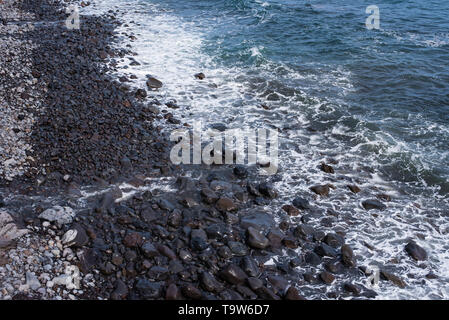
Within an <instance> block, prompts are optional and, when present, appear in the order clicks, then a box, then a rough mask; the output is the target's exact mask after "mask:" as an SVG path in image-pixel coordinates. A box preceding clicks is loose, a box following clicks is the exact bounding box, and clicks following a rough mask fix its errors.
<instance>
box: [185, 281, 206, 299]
mask: <svg viewBox="0 0 449 320" xmlns="http://www.w3.org/2000/svg"><path fill="white" fill-rule="evenodd" d="M181 291H182V294H183V295H184V296H185V297H187V298H190V299H193V300H200V299H201V298H202V293H201V291H200V290H199V289H198V288H197V287H195V286H194V285H192V284H186V285H184V286H182V289H181Z"/></svg>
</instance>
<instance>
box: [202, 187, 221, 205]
mask: <svg viewBox="0 0 449 320" xmlns="http://www.w3.org/2000/svg"><path fill="white" fill-rule="evenodd" d="M201 197H202V199H203V201H204V202H205V203H207V204H214V203H215V202H217V200H218V199H219V197H218V195H217V194H216V193H215V192H214V191H213V190H211V189H209V188H203V189H201Z"/></svg>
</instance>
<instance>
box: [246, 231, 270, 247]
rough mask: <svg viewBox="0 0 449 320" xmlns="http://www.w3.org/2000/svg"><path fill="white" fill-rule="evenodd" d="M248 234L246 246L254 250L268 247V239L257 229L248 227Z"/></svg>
mask: <svg viewBox="0 0 449 320" xmlns="http://www.w3.org/2000/svg"><path fill="white" fill-rule="evenodd" d="M247 233H248V245H249V246H250V247H252V248H255V249H265V248H267V247H268V246H269V244H270V242H269V241H268V239H267V238H266V237H265V236H264V235H263V234H262V233H261V232H260V231H259V230H257V229H255V228H253V227H249V228H248V229H247Z"/></svg>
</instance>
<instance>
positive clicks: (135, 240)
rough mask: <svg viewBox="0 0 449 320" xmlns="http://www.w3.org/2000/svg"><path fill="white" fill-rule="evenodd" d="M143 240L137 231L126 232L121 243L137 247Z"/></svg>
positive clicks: (129, 246)
mask: <svg viewBox="0 0 449 320" xmlns="http://www.w3.org/2000/svg"><path fill="white" fill-rule="evenodd" d="M142 242H143V238H142V235H141V234H140V233H137V232H131V233H128V234H127V235H126V236H125V238H124V239H123V244H124V245H125V246H126V247H128V248H136V247H139V246H140V245H141V244H142Z"/></svg>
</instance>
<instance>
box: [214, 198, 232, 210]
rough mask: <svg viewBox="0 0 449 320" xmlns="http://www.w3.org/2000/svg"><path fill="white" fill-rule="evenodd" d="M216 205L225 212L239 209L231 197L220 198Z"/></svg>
mask: <svg viewBox="0 0 449 320" xmlns="http://www.w3.org/2000/svg"><path fill="white" fill-rule="evenodd" d="M215 205H216V206H217V209H218V210H220V211H223V212H227V211H235V210H237V206H236V205H235V204H234V201H232V199H229V198H220V199H219V200H218V201H217V203H216V204H215Z"/></svg>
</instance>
